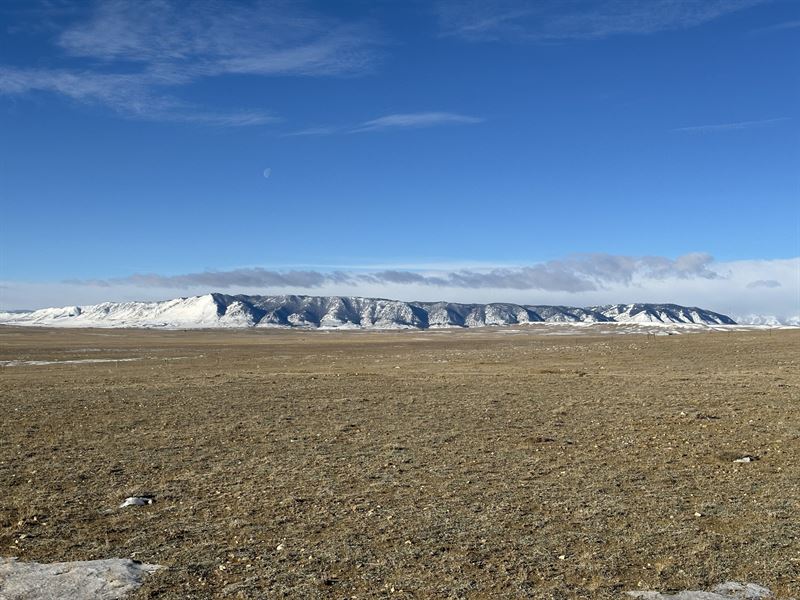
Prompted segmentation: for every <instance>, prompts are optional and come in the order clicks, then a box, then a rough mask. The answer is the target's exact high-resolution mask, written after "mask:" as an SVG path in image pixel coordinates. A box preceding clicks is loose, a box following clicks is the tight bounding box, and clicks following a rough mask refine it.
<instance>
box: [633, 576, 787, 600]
mask: <svg viewBox="0 0 800 600" xmlns="http://www.w3.org/2000/svg"><path fill="white" fill-rule="evenodd" d="M628 595H629V596H631V597H633V598H644V599H645V600H767V599H768V598H774V596H773V595H772V592H770V591H769V590H768V589H767V588H765V587H763V586H760V585H757V584H755V583H739V582H738V581H726V582H725V583H721V584H719V585H717V586H715V587H714V588H713V589H712V590H711V591H710V592H705V591H690V590H686V591H683V592H676V593H674V594H663V593H661V592H628Z"/></svg>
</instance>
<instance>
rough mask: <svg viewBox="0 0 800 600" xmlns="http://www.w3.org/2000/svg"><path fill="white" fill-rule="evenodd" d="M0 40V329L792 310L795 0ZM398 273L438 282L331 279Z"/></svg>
mask: <svg viewBox="0 0 800 600" xmlns="http://www.w3.org/2000/svg"><path fill="white" fill-rule="evenodd" d="M0 36H2V37H0V39H2V46H1V47H2V52H0V56H2V58H0V131H2V137H1V138H0V139H2V141H1V142H0V176H1V177H2V179H0V194H1V197H0V200H1V201H2V224H1V225H0V280H2V286H3V287H0V308H20V307H35V306H41V305H51V304H70V303H78V302H88V301H100V300H106V299H108V300H115V299H130V298H161V297H170V296H175V295H185V294H187V293H202V292H204V291H210V290H212V289H219V288H223V289H222V290H221V291H228V292H235V291H249V292H254V291H255V292H260V293H274V292H275V293H282V292H285V291H294V292H300V293H323V292H326V293H328V292H330V293H358V294H361V295H382V296H393V297H402V298H404V299H411V298H412V297H413V298H417V299H423V298H421V296H426V297H428V296H431V297H437V298H441V297H446V298H447V299H460V300H467V299H471V300H476V301H478V300H485V299H509V300H515V301H528V302H539V301H541V300H542V299H547V300H552V301H560V302H563V303H567V304H574V303H580V302H581V301H591V300H593V299H596V298H598V299H599V298H602V299H605V298H608V299H609V300H610V299H611V298H612V297H613V298H614V301H620V302H627V301H636V300H647V299H652V300H655V299H656V298H654V297H653V296H658V298H659V299H664V300H674V301H683V302H686V301H694V300H702V301H706V302H711V303H712V304H714V305H713V306H710V307H709V308H720V306H718V305H719V304H720V303H722V301H723V300H725V301H727V299H728V298H729V297H730V295H731V294H735V293H737V292H738V291H742V293H743V294H745V295H746V293H747V292H746V291H745V290H748V289H749V290H751V291H752V290H756V292H758V294H756V293H755V292H753V297H752V298H751V299H749V300H747V302H746V303H743V304H742V306H741V307H739V306H738V305H737V306H735V307H732V308H733V309H735V310H739V311H745V310H748V311H750V310H752V311H763V310H768V311H772V312H782V313H787V314H788V313H798V312H800V306H798V305H800V300H799V299H798V288H800V282H798V278H800V275H798V269H799V268H800V267H798V264H799V263H798V256H800V208H799V207H800V202H798V198H800V185H799V183H800V175H798V173H799V172H800V168H799V167H800V114H798V106H800V78H798V75H797V73H798V62H800V61H799V60H798V57H800V43H799V40H800V2H798V1H797V0H788V1H787V0H773V1H768V0H764V1H758V0H725V1H721V0H720V1H717V0H704V1H694V0H680V1H679V0H648V1H646V2H635V1H634V0H619V1H615V0H611V1H608V2H589V1H583V0H575V1H567V2H519V1H516V0H508V1H489V0H486V1H483V2H474V3H470V2H449V1H441V2H439V1H432V2H422V1H420V2H413V1H409V2H401V1H399V0H398V1H383V2H367V1H366V0H365V1H350V2H318V3H314V2H206V1H202V2H192V3H188V2H172V1H170V0H159V1H153V2H146V1H134V0H110V1H105V2H98V3H92V2H66V1H60V0H49V1H41V2H31V1H28V0H25V1H22V0H20V1H16V0H11V1H7V2H4V3H3V5H2V7H0ZM265 170H266V171H265ZM265 173H268V174H269V176H268V177H265ZM687 256H688V257H689V258H686V257H687ZM692 257H694V258H692ZM698 257H699V258H698ZM654 261H655V262H654ZM787 261H788V262H787ZM610 263H613V264H614V265H615V267H614V271H613V273H611V274H609V271H608V269H607V268H606V267H604V266H603V265H608V264H610ZM654 264H658V265H662V266H663V265H667V267H664V268H661V267H659V268H658V269H655V268H654V267H653V265H654ZM687 264H691V265H692V268H691V269H687V268H685V265H687ZM736 265H738V266H736ZM742 265H747V267H746V268H745V267H743V266H742ZM754 265H755V266H754ZM787 265H788V267H787ZM603 269H605V270H603ZM665 269H666V270H665ZM731 269H733V270H735V271H736V273H739V274H740V276H739V275H737V276H734V275H733V274H732V273H733V271H732V270H731ZM737 269H738V270H737ZM333 271H336V272H340V273H342V274H344V275H343V276H341V277H339V278H338V279H337V278H336V277H331V276H330V273H331V272H333ZM389 271H390V272H392V273H395V272H400V273H411V274H414V275H417V276H419V275H423V276H427V277H429V278H431V279H430V280H423V281H422V283H420V281H416V282H412V281H401V280H402V277H399V276H391V277H379V276H375V277H374V285H372V286H368V285H365V284H364V283H363V282H362V283H360V284H358V285H355V284H354V283H353V281H352V278H351V279H350V280H348V278H347V277H346V275H347V274H348V273H356V272H357V273H384V272H389ZM751 271H752V276H751ZM299 272H302V273H306V274H311V273H313V274H317V275H320V276H321V277H322V279H314V278H313V277H312V278H311V279H309V278H308V277H307V276H306V277H301V276H299V275H297V276H292V275H291V274H292V273H299ZM745 272H746V273H748V274H747V276H745V275H742V273H745ZM264 273H266V275H264ZM457 273H471V274H473V275H476V277H472V278H470V277H457V278H454V277H451V276H452V275H454V274H457ZM491 273H495V274H498V273H499V274H503V278H498V277H494V278H488V279H487V278H486V277H483V276H486V275H487V274H491ZM237 274H238V275H237ZM145 275H146V277H145ZM478 275H481V276H482V277H483V278H480V277H477V276H478ZM506 276H507V277H506ZM576 276H577V277H578V279H583V280H586V281H589V282H590V283H589V284H587V285H591V286H593V287H591V288H588V287H587V285H583V284H574V281H573V280H574V278H575V277H576ZM281 277H283V279H281ZM570 277H572V278H573V279H572V280H570V279H569V278H570ZM748 278H750V280H748V281H745V280H746V279H748ZM780 278H782V279H780ZM721 280H724V281H725V282H727V283H726V285H725V286H722V287H721V288H719V289H718V287H715V286H719V285H720V281H721ZM443 281H444V283H443ZM569 281H573V283H572V284H570V283H569ZM754 281H755V282H757V281H770V282H777V283H778V285H774V284H767V285H763V286H758V285H757V286H755V287H751V288H747V287H746V286H747V285H749V284H751V283H753V282H754ZM734 282H736V283H734ZM677 284H679V285H677ZM662 285H663V286H666V287H664V288H663V289H662V288H661V287H659V286H662ZM681 286H687V287H686V290H684V291H680V293H679V294H677V295H679V296H680V297H679V298H666V297H663V298H662V296H661V295H668V294H669V290H683V288H682V287H681ZM726 286H727V287H726ZM736 286H738V287H736ZM742 286H744V289H743V290H739V288H740V287H742ZM712 288H713V290H714V291H713V293H712ZM587 292H589V294H588V295H587ZM592 294H594V295H592ZM714 294H718V296H714ZM453 296H455V297H453ZM424 299H427V298H424ZM695 303H699V302H695Z"/></svg>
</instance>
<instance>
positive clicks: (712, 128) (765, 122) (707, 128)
mask: <svg viewBox="0 0 800 600" xmlns="http://www.w3.org/2000/svg"><path fill="white" fill-rule="evenodd" d="M790 120H791V118H790V117H780V118H777V119H761V120H758V121H737V122H734V123H720V124H717V125H692V126H690V127H678V128H676V129H673V130H672V131H679V132H684V133H718V132H725V131H740V130H742V129H752V128H754V127H769V126H772V125H777V124H778V123H784V122H786V121H790Z"/></svg>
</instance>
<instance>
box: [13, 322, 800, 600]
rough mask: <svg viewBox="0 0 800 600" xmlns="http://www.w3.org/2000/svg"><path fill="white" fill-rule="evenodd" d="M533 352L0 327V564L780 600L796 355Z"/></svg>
mask: <svg viewBox="0 0 800 600" xmlns="http://www.w3.org/2000/svg"><path fill="white" fill-rule="evenodd" d="M552 331H557V329H553V328H550V329H534V328H531V329H520V330H509V329H491V328H485V329H476V330H468V331H453V330H442V331H424V332H420V331H402V332H369V333H368V332H330V333H329V332H322V331H296V330H295V331H283V330H260V331H255V330H247V331H189V332H185V331H145V330H54V329H44V328H43V329H29V328H16V327H1V328H0V361H2V362H0V365H3V366H2V367H0V411H2V420H0V556H17V557H19V559H20V560H26V561H38V562H52V561H67V560H70V561H71V560H89V559H101V558H111V557H132V558H135V559H137V560H141V561H143V562H146V563H157V564H160V565H163V566H164V567H165V568H164V569H162V570H159V571H158V572H156V573H155V574H153V575H151V576H149V577H148V578H147V579H146V580H145V583H144V585H143V586H142V587H141V588H140V589H139V590H138V591H137V592H136V593H135V594H134V595H132V596H131V598H139V599H141V598H170V599H171V598H214V597H231V598H236V597H240V598H276V597H286V598H323V597H333V598H381V597H387V598H388V597H392V598H395V597H396V598H412V597H423V598H425V597H431V598H498V597H502V598H621V597H624V592H625V591H628V590H638V589H653V590H662V591H668V590H683V589H707V588H709V587H711V586H713V585H714V584H717V583H720V582H723V581H727V580H738V581H749V582H756V583H759V584H761V585H764V586H767V587H769V588H771V589H772V590H773V592H774V593H775V594H776V595H777V596H778V597H785V598H789V597H800V583H798V582H800V519H798V514H800V368H798V365H799V363H800V332H798V331H796V330H795V331H774V332H769V331H744V332H741V331H739V332H711V333H695V334H687V335H673V336H658V337H652V336H650V337H648V336H645V335H636V334H630V335H614V334H612V333H609V332H603V331H602V330H600V329H593V330H591V331H588V330H587V331H586V332H583V333H577V332H570V331H569V330H565V331H566V332H567V333H569V335H547V334H546V333H547V332H552ZM745 457H750V458H749V460H750V462H736V461H737V459H743V458H745ZM134 495H148V496H152V498H153V499H154V502H153V504H152V505H148V506H141V507H128V508H119V505H120V504H121V503H122V501H123V500H124V499H125V498H126V497H128V496H134Z"/></svg>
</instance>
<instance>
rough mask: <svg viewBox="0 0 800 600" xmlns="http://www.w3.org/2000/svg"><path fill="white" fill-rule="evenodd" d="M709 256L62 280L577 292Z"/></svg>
mask: <svg viewBox="0 0 800 600" xmlns="http://www.w3.org/2000/svg"><path fill="white" fill-rule="evenodd" d="M712 262H713V258H712V257H711V256H710V255H708V254H705V253H690V254H685V255H683V256H679V257H677V258H674V259H672V258H667V257H662V256H643V257H633V256H620V255H611V254H585V255H576V256H571V257H567V258H563V259H559V260H551V261H547V262H543V263H537V264H534V265H529V266H523V267H500V268H488V269H458V270H453V271H415V270H410V269H402V270H401V269H383V270H379V271H364V270H358V271H356V270H350V271H341V270H338V271H320V270H292V271H279V270H272V269H265V268H261V267H251V268H242V269H232V270H228V271H204V272H198V273H186V274H180V275H159V274H153V273H146V274H134V275H130V276H128V277H121V278H113V279H99V280H98V279H92V280H69V281H66V282H64V283H68V284H72V285H89V286H101V287H107V286H121V285H124V286H136V287H144V288H174V289H187V288H195V287H205V288H208V289H215V288H220V289H227V288H231V287H248V288H253V287H279V288H299V289H313V288H320V287H323V286H329V285H335V284H338V285H348V286H352V287H358V286H360V285H417V286H430V287H442V288H462V289H512V290H544V291H550V292H567V293H577V292H586V291H592V290H598V289H603V288H604V287H606V286H609V285H624V286H630V285H633V284H634V283H635V282H636V281H637V280H640V279H641V280H658V281H661V280H666V279H720V278H722V275H720V274H719V273H717V272H716V271H715V270H714V269H713V268H712V267H711V263H712Z"/></svg>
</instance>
